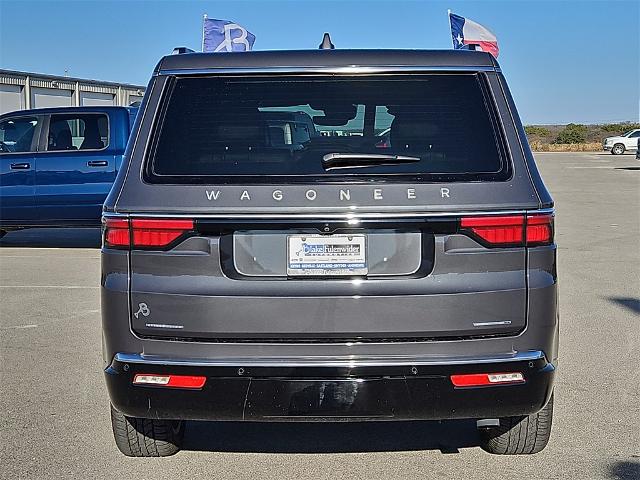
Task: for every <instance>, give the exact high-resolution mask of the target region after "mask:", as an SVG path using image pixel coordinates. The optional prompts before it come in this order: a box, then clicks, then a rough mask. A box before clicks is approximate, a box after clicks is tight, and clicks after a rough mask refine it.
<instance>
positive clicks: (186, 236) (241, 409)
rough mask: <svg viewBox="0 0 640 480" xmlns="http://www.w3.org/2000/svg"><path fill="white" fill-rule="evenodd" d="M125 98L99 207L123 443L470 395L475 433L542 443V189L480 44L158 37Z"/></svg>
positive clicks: (418, 407) (552, 333)
mask: <svg viewBox="0 0 640 480" xmlns="http://www.w3.org/2000/svg"><path fill="white" fill-rule="evenodd" d="M398 65H401V66H402V68H399V67H398ZM248 71H250V72H251V73H250V74H248V73H246V72H248ZM143 105H145V107H144V109H143V110H144V111H143V112H141V119H140V121H139V125H138V127H137V130H136V131H135V132H134V134H135V135H136V138H137V141H136V142H135V144H134V146H133V148H131V150H130V151H128V153H127V155H126V157H125V160H124V165H123V168H122V169H121V170H120V172H119V174H118V177H117V179H116V182H115V185H114V187H113V189H112V191H111V193H110V195H109V197H108V199H107V201H106V203H105V206H104V219H103V224H104V241H103V248H102V320H103V325H102V327H103V338H104V366H105V378H106V383H107V388H108V392H109V398H110V401H111V405H112V407H111V419H112V423H113V431H114V437H115V440H116V444H117V446H118V448H119V449H120V450H121V451H122V452H123V453H124V454H126V455H130V456H147V455H170V454H173V453H175V452H177V451H178V450H179V448H180V444H181V441H182V436H183V431H184V422H185V420H190V419H194V420H243V421H247V420H255V421H274V420H287V421H290V420H293V421H336V420H349V421H365V420H426V419H437V420H448V419H455V418H466V419H473V420H475V421H477V425H478V428H480V434H481V435H480V437H481V446H482V448H484V449H485V450H487V451H489V452H492V453H496V454H528V453H536V452H538V451H540V450H542V449H543V448H544V446H545V445H546V444H547V441H548V439H549V435H550V428H551V417H552V412H553V385H554V375H555V369H556V365H557V358H558V348H557V346H558V312H557V292H556V283H557V279H556V245H555V243H554V228H553V221H554V212H553V201H552V199H551V197H550V196H549V193H548V192H547V190H546V188H545V187H544V184H543V183H542V180H541V178H540V176H539V174H538V171H537V169H536V165H535V162H534V161H533V156H532V155H531V151H530V149H529V146H528V144H527V140H526V136H525V134H524V131H523V129H522V125H521V123H520V120H519V118H518V116H517V113H516V112H517V111H516V108H515V105H514V104H513V101H512V99H511V95H510V94H509V90H508V88H507V85H506V83H505V79H504V77H503V76H502V73H501V71H500V68H499V66H498V65H497V63H496V62H495V60H494V59H493V57H491V55H489V54H487V53H483V52H475V51H462V50H459V51H418V50H416V51H413V50H412V51H401V50H376V51H365V50H342V51H341V50H330V51H329V50H327V51H287V52H246V53H242V54H237V53H216V54H195V53H189V54H182V55H172V56H168V57H165V58H163V59H162V60H161V61H160V63H159V64H158V67H157V69H156V71H155V72H154V75H153V77H152V79H151V82H150V88H149V89H148V90H147V93H146V98H145V101H144V102H143ZM141 305H147V306H148V309H147V310H141V308H140V306H141ZM145 311H148V312H150V313H149V315H148V317H145V315H144V312H145ZM143 445H144V447H142V446H143Z"/></svg>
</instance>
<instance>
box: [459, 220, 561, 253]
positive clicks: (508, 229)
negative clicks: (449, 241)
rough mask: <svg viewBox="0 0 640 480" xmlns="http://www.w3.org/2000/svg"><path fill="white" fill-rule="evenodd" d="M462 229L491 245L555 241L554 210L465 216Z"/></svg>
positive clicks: (520, 245)
mask: <svg viewBox="0 0 640 480" xmlns="http://www.w3.org/2000/svg"><path fill="white" fill-rule="evenodd" d="M460 230H461V231H462V232H463V233H467V234H468V235H469V236H471V237H473V238H475V239H476V240H478V241H479V242H480V243H481V244H483V245H486V246H488V247H522V246H539V245H549V244H551V243H553V214H552V213H544V214H531V215H503V216H484V217H464V218H462V219H460Z"/></svg>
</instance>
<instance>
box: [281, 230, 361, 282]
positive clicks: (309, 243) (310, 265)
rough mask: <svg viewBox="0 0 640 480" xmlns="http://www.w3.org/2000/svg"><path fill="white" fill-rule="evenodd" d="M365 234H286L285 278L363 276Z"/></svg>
mask: <svg viewBox="0 0 640 480" xmlns="http://www.w3.org/2000/svg"><path fill="white" fill-rule="evenodd" d="M366 251H367V237H366V236H365V235H289V236H288V237H287V275H309V276H311V275H316V276H322V275H326V276H331V275H366V274H367V272H368V268H367V252H366Z"/></svg>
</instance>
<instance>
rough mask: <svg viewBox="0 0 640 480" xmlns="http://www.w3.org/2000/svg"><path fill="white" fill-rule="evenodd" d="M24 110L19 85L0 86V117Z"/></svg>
mask: <svg viewBox="0 0 640 480" xmlns="http://www.w3.org/2000/svg"><path fill="white" fill-rule="evenodd" d="M23 108H25V105H24V101H23V99H22V87H21V86H20V85H0V115H1V114H3V113H7V112H13V111H14V110H22V109H23Z"/></svg>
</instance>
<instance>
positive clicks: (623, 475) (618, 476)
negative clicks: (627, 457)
mask: <svg viewBox="0 0 640 480" xmlns="http://www.w3.org/2000/svg"><path fill="white" fill-rule="evenodd" d="M609 472H610V477H609V478H612V479H614V480H638V479H639V478H640V461H638V462H615V463H613V464H612V465H611V466H610V467H609Z"/></svg>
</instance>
